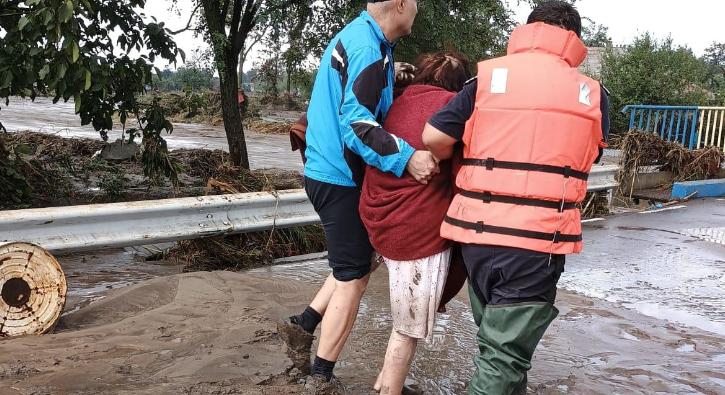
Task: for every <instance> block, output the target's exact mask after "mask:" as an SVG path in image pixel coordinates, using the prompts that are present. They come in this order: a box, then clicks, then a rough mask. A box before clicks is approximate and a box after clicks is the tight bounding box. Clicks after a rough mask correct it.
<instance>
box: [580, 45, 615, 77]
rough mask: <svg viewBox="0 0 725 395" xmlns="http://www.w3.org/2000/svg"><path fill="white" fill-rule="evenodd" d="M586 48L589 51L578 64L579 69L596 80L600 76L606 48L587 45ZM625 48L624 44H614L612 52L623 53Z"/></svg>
mask: <svg viewBox="0 0 725 395" xmlns="http://www.w3.org/2000/svg"><path fill="white" fill-rule="evenodd" d="M587 49H588V50H589V53H588V54H587V58H586V59H584V62H582V64H581V66H579V71H580V72H582V73H584V74H586V75H588V76H590V77H592V78H594V79H597V80H598V79H600V78H601V76H602V60H603V59H604V53H605V52H606V50H607V48H605V47H589V48H587ZM626 50H627V47H626V46H615V47H614V48H613V51H614V53H615V54H617V55H620V54H622V53H624V52H625V51H626Z"/></svg>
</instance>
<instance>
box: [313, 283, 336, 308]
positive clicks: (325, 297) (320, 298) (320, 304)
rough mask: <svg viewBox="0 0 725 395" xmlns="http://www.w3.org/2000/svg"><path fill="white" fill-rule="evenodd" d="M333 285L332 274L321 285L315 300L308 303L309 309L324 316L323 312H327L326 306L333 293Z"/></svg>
mask: <svg viewBox="0 0 725 395" xmlns="http://www.w3.org/2000/svg"><path fill="white" fill-rule="evenodd" d="M335 284H336V281H335V277H332V274H330V275H329V276H327V279H325V283H324V284H322V288H320V290H319V291H317V295H315V298H314V299H312V302H310V307H312V308H313V309H315V311H316V312H318V313H320V315H322V316H324V315H325V310H327V305H328V304H329V303H330V298H331V297H332V294H333V292H335Z"/></svg>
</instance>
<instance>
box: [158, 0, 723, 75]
mask: <svg viewBox="0 0 725 395" xmlns="http://www.w3.org/2000/svg"><path fill="white" fill-rule="evenodd" d="M353 1H355V0H353ZM178 3H179V5H180V7H181V9H182V15H181V16H178V15H176V14H175V13H172V12H170V11H169V10H168V4H169V2H167V1H158V0H157V1H148V2H147V6H146V12H147V14H149V15H154V16H155V17H156V18H158V19H159V20H160V21H164V22H166V26H167V27H168V28H170V29H172V30H176V29H180V28H181V27H183V26H185V25H186V21H187V20H188V15H189V12H191V9H192V6H191V4H192V0H179V1H178ZM509 4H511V7H512V8H513V9H514V11H515V12H516V20H517V21H518V22H521V23H523V22H524V21H525V20H526V17H527V16H528V14H529V12H530V11H531V8H530V7H528V6H524V5H518V4H517V1H516V0H509ZM576 6H577V8H578V9H579V12H580V14H581V15H582V16H583V17H589V18H591V19H592V20H594V21H595V22H596V23H599V24H603V25H605V26H608V27H609V34H610V36H611V37H612V39H613V40H614V44H615V45H621V44H627V43H629V42H631V41H632V39H633V38H634V37H636V36H637V35H639V34H641V33H644V32H647V31H649V32H651V33H653V34H654V35H655V37H658V38H664V37H667V36H668V35H671V36H672V38H673V39H674V41H675V43H676V44H679V45H687V46H689V47H690V48H692V50H693V51H694V52H695V54H696V55H698V56H699V55H702V54H703V53H704V51H705V48H707V47H708V46H709V45H710V44H711V43H712V42H713V41H720V42H722V41H725V26H723V25H725V19H723V18H724V17H725V1H721V0H688V1H685V2H683V1H682V0H658V1H654V0H579V1H578V2H577V5H576ZM176 38H177V44H178V45H179V46H180V47H181V48H182V49H183V50H184V51H185V52H186V53H187V54H188V56H189V57H190V56H191V53H192V52H193V50H194V49H196V48H200V47H205V46H206V43H205V42H204V41H203V40H202V39H201V38H194V37H193V33H191V32H188V33H183V34H180V35H178V36H177V37H176ZM159 66H163V64H159ZM245 67H246V68H247V69H248V68H249V67H251V62H248V64H247V65H246V66H245Z"/></svg>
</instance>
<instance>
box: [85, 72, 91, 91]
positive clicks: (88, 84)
mask: <svg viewBox="0 0 725 395" xmlns="http://www.w3.org/2000/svg"><path fill="white" fill-rule="evenodd" d="M90 88H91V72H90V71H89V70H86V86H85V87H84V88H83V90H86V91H87V90H88V89H90Z"/></svg>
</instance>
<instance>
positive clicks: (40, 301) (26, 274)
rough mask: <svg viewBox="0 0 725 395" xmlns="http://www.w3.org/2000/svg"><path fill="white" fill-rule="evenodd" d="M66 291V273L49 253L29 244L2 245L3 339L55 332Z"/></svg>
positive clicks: (0, 326) (0, 328)
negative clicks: (54, 328)
mask: <svg viewBox="0 0 725 395" xmlns="http://www.w3.org/2000/svg"><path fill="white" fill-rule="evenodd" d="M66 291H67V286H66V282H65V275H64V274H63V270H62V269H61V268H60V265H59V264H58V261H57V260H56V259H55V258H54V257H53V256H52V255H50V253H48V251H46V250H44V249H43V248H41V247H38V246H36V245H33V244H27V243H10V244H5V245H2V246H0V337H14V336H23V335H40V334H43V333H47V332H50V331H51V330H53V327H54V326H55V324H56V323H57V322H58V319H59V318H60V314H61V312H62V311H63V306H64V305H65V297H66Z"/></svg>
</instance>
